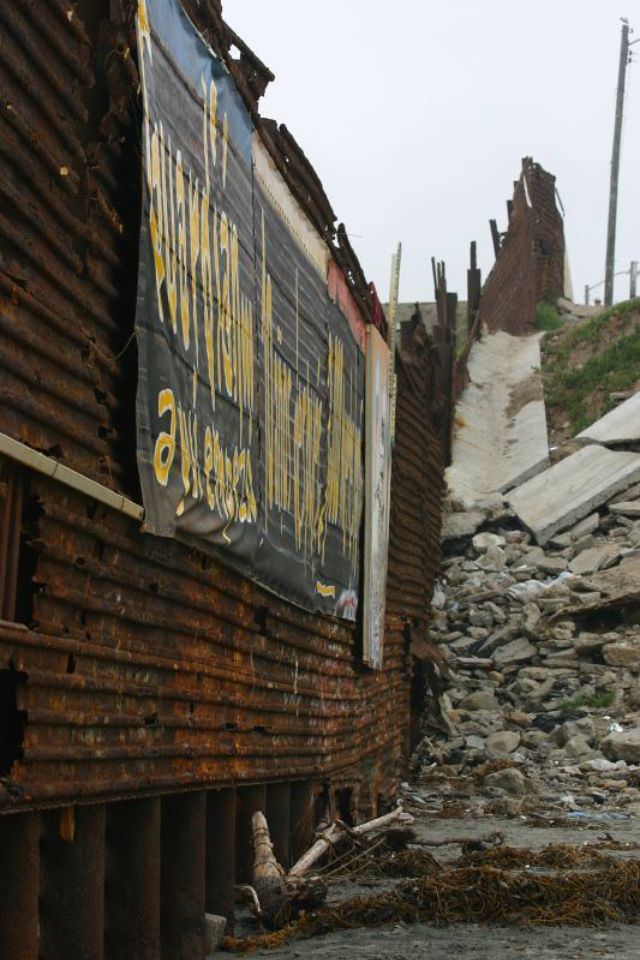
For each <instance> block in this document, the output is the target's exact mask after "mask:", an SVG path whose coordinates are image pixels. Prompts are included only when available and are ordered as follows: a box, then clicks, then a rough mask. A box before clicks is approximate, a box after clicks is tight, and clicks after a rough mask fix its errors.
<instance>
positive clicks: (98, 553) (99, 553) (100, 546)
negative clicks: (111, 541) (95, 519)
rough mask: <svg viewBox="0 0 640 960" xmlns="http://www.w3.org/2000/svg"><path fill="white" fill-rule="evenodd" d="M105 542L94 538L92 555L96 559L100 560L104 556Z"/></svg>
mask: <svg viewBox="0 0 640 960" xmlns="http://www.w3.org/2000/svg"><path fill="white" fill-rule="evenodd" d="M104 549H105V544H104V543H103V542H102V540H96V542H95V543H94V545H93V556H94V558H95V559H96V560H102V558H103V557H104Z"/></svg>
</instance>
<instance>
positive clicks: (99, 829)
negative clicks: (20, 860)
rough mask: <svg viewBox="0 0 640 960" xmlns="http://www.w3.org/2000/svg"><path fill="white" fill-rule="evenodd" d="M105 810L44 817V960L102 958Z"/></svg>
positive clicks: (73, 810)
mask: <svg viewBox="0 0 640 960" xmlns="http://www.w3.org/2000/svg"><path fill="white" fill-rule="evenodd" d="M104 828H105V808H104V806H102V805H96V806H91V807H66V808H63V809H62V810H53V811H52V812H51V813H47V814H44V816H43V830H42V842H41V849H40V855H41V870H40V879H41V887H40V889H41V899H40V937H41V942H40V960H89V958H90V960H103V957H104V949H103V945H104Z"/></svg>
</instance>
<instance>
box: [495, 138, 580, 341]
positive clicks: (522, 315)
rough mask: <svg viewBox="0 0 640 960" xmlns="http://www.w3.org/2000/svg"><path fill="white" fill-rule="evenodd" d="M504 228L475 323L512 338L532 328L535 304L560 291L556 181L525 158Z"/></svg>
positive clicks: (561, 265) (561, 237)
mask: <svg viewBox="0 0 640 960" xmlns="http://www.w3.org/2000/svg"><path fill="white" fill-rule="evenodd" d="M509 209H510V215H509V224H508V227H507V230H506V232H505V233H504V234H502V235H501V246H500V249H499V251H498V253H497V256H496V262H495V264H494V266H493V269H492V270H491V272H490V274H489V276H488V277H487V279H486V281H485V284H484V286H483V288H482V297H481V300H480V321H481V323H483V324H485V325H486V326H487V327H488V329H489V330H491V331H496V330H506V332H507V333H511V334H514V335H519V334H524V333H531V332H532V331H533V330H534V329H535V319H536V305H537V304H538V303H539V302H540V301H541V300H548V299H553V298H555V297H559V296H561V295H562V294H563V292H564V256H565V242H564V225H563V221H562V216H561V214H560V212H559V210H558V207H557V205H556V187H555V177H554V176H552V174H550V173H547V171H546V170H544V169H543V168H542V167H541V166H540V164H539V163H534V162H533V161H532V160H531V158H529V157H525V158H524V159H523V161H522V172H521V174H520V178H519V179H518V180H517V181H516V183H515V187H514V192H513V200H512V201H511V203H510V204H509Z"/></svg>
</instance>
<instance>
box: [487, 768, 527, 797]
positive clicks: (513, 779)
mask: <svg viewBox="0 0 640 960" xmlns="http://www.w3.org/2000/svg"><path fill="white" fill-rule="evenodd" d="M484 785H485V787H492V788H494V789H498V790H504V792H505V793H509V794H511V796H514V797H521V796H522V795H523V794H524V793H525V791H526V789H527V781H526V778H525V777H524V775H523V774H522V773H520V771H519V770H517V769H516V768H515V767H507V768H506V769H504V770H495V771H494V772H493V773H488V774H487V776H486V777H485V778H484Z"/></svg>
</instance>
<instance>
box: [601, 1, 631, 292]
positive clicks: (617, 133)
mask: <svg viewBox="0 0 640 960" xmlns="http://www.w3.org/2000/svg"><path fill="white" fill-rule="evenodd" d="M628 61H629V24H628V23H627V21H626V20H623V21H622V36H621V38H620V62H619V65H618V93H617V96H616V118H615V124H614V128H613V149H612V151H611V182H610V186H609V220H608V223H607V255H606V261H605V281H604V304H605V306H606V307H610V306H611V304H612V303H613V271H614V262H615V256H616V219H617V215H618V178H619V174H620V141H621V139H622V113H623V109H624V85H625V78H626V73H627V63H628Z"/></svg>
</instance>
